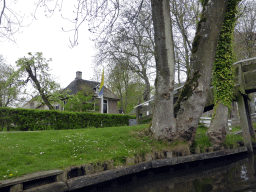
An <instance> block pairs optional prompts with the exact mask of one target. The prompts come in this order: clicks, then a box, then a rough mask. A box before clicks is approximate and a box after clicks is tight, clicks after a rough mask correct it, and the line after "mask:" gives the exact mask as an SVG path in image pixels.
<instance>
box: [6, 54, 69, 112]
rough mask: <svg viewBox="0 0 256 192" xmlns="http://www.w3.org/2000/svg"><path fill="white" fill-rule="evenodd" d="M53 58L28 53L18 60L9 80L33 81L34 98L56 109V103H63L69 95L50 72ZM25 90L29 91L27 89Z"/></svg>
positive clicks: (24, 82) (21, 82)
mask: <svg viewBox="0 0 256 192" xmlns="http://www.w3.org/2000/svg"><path fill="white" fill-rule="evenodd" d="M51 60H52V59H48V60H47V59H45V58H44V57H43V54H42V53H40V52H37V53H35V54H32V53H30V52H29V53H28V57H24V58H20V59H18V60H17V61H16V65H17V68H18V69H17V70H16V71H15V72H14V73H13V74H12V75H11V76H10V77H9V79H8V82H7V83H9V82H11V81H15V80H16V81H19V82H20V84H23V85H24V84H27V83H29V82H31V84H32V86H33V88H34V90H33V92H32V93H31V94H32V96H33V100H37V101H38V102H40V103H42V104H45V105H47V106H48V107H49V109H50V110H54V107H53V104H54V103H61V102H62V100H64V99H66V98H68V97H69V95H68V91H67V90H60V85H59V84H58V83H57V82H56V81H55V80H54V78H53V76H52V75H51V74H50V73H49V71H50V68H49V65H48V63H49V62H50V61H51ZM24 92H27V91H26V90H25V91H24Z"/></svg>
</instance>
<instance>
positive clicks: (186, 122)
mask: <svg viewBox="0 0 256 192" xmlns="http://www.w3.org/2000/svg"><path fill="white" fill-rule="evenodd" d="M227 2H228V0H221V1H220V0H211V1H204V4H205V5H204V7H203V13H202V16H201V20H200V21H199V23H198V26H197V31H196V36H195V39H194V42H193V48H192V57H191V71H190V73H189V76H188V79H187V81H186V83H185V85H184V87H183V90H182V92H181V94H180V97H179V99H178V101H177V102H176V105H175V112H177V119H176V122H177V131H176V133H173V137H172V139H173V140H176V139H179V140H186V141H188V144H189V145H191V144H192V142H193V141H194V139H195V135H196V129H197V126H198V122H199V118H200V117H201V115H202V113H203V110H204V106H205V102H206V99H207V93H208V91H209V88H210V81H211V76H212V68H213V62H214V58H215V53H216V49H217V42H218V39H219V35H220V31H221V27H222V24H223V20H224V15H225V11H226V7H227Z"/></svg>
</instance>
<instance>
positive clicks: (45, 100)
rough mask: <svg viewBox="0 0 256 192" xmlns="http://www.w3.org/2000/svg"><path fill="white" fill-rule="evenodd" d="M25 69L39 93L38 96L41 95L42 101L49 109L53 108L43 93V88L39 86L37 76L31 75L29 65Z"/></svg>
mask: <svg viewBox="0 0 256 192" xmlns="http://www.w3.org/2000/svg"><path fill="white" fill-rule="evenodd" d="M26 71H27V72H28V74H29V76H30V77H31V79H32V80H33V82H34V83H35V85H36V87H37V90H38V92H39V94H40V96H41V97H42V99H43V101H44V103H45V104H46V105H47V106H48V107H49V109H50V110H54V107H53V106H52V105H51V103H50V102H49V100H48V98H47V97H46V95H45V94H44V93H43V90H42V88H41V86H40V83H39V82H38V80H37V78H36V76H35V75H33V72H32V69H31V67H30V66H28V67H27V68H26Z"/></svg>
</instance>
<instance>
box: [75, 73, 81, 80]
mask: <svg viewBox="0 0 256 192" xmlns="http://www.w3.org/2000/svg"><path fill="white" fill-rule="evenodd" d="M76 79H82V72H81V71H77V72H76Z"/></svg>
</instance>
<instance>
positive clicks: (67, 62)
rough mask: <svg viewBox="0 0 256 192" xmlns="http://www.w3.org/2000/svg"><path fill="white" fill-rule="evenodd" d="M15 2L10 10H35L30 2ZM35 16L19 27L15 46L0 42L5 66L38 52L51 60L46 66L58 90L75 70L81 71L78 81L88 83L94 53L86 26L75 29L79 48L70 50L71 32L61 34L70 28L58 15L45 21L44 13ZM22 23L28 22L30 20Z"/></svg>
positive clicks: (11, 43)
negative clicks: (77, 31) (55, 81)
mask: <svg viewBox="0 0 256 192" xmlns="http://www.w3.org/2000/svg"><path fill="white" fill-rule="evenodd" d="M29 2H30V3H29ZM18 3H20V4H14V3H12V4H11V7H12V8H13V9H14V10H15V11H19V12H20V13H25V12H26V13H30V12H33V11H32V10H33V9H34V8H35V7H34V6H33V0H20V1H19V2H18ZM68 8H70V5H67V4H66V10H68ZM63 10H64V11H65V7H64V8H63ZM69 10H70V9H69ZM70 11H71V10H70ZM36 16H37V20H34V21H33V22H32V24H31V25H30V26H28V27H24V28H22V29H21V32H22V33H20V34H15V38H16V43H17V44H15V43H13V42H10V41H5V42H1V43H0V54H2V55H3V56H4V57H5V58H6V60H7V63H8V64H11V65H13V66H15V65H16V64H15V61H16V60H18V58H21V57H24V56H27V53H28V52H32V53H34V52H42V53H43V56H44V57H45V58H47V59H48V58H52V60H53V61H52V62H50V63H49V66H50V68H51V69H52V71H51V74H53V75H55V76H57V77H58V82H59V83H60V84H61V87H62V88H64V87H66V86H67V85H68V84H69V83H70V82H71V81H73V80H74V79H75V75H76V71H82V78H83V79H86V80H90V79H91V78H92V77H93V72H92V66H93V59H92V56H93V54H94V53H95V50H94V48H93V42H92V41H90V36H91V34H90V33H89V31H88V29H87V24H86V23H84V25H83V26H82V27H81V28H80V30H79V45H78V46H76V47H74V48H72V49H71V48H69V45H70V44H69V38H72V37H73V32H69V33H67V32H63V31H62V28H64V29H70V28H71V27H72V25H70V23H69V22H68V21H66V20H64V19H62V18H61V15H60V13H59V12H57V13H56V14H54V15H53V16H52V17H51V18H49V19H47V18H46V17H45V16H44V12H43V11H42V10H39V11H38V12H37V14H36ZM66 16H68V14H66ZM71 17H72V16H71ZM26 21H27V22H29V21H31V17H30V18H29V17H28V18H27V19H26ZM100 73H101V72H100Z"/></svg>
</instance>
